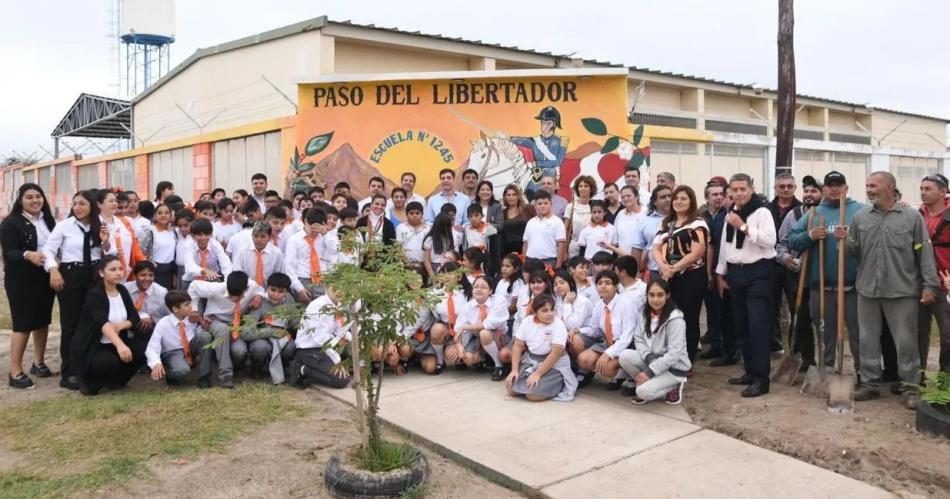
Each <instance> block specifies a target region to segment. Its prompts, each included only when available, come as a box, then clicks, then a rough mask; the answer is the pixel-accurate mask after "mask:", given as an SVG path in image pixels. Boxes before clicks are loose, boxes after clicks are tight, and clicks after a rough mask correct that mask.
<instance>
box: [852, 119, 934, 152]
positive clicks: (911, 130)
mask: <svg viewBox="0 0 950 499" xmlns="http://www.w3.org/2000/svg"><path fill="white" fill-rule="evenodd" d="M904 120H907V122H906V123H904V124H903V125H901V126H900V127H899V128H897V129H896V130H894V131H893V132H892V133H890V134H889V135H887V137H885V138H884V140H882V141H881V143H880V146H881V147H901V148H907V149H937V150H941V149H942V148H941V147H940V146H939V145H938V142H936V141H934V140H933V139H931V138H929V137H928V136H927V135H926V134H928V133H929V134H930V135H932V136H934V137H935V138H936V139H937V140H938V141H941V143H943V144H946V142H947V127H946V123H941V122H939V121H935V120H928V119H924V118H917V117H914V116H906V115H900V114H894V113H889V112H886V111H877V110H875V111H874V112H873V114H872V115H871V132H872V133H873V134H874V137H875V138H874V144H873V145H875V146H877V145H878V143H877V142H878V140H880V138H881V137H883V136H884V135H886V134H887V133H888V132H890V131H891V130H893V129H894V127H897V126H898V125H900V123H901V122H902V121H904ZM941 152H942V150H941Z"/></svg>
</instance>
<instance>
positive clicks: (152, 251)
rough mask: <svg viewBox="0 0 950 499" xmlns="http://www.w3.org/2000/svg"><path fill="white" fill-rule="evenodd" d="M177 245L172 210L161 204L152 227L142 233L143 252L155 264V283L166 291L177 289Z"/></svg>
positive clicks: (156, 211)
mask: <svg viewBox="0 0 950 499" xmlns="http://www.w3.org/2000/svg"><path fill="white" fill-rule="evenodd" d="M177 245H178V234H177V233H176V232H175V227H174V226H173V225H172V210H171V208H169V207H168V205H165V204H160V205H158V207H157V208H155V218H154V222H153V223H152V226H151V227H149V229H148V230H147V231H145V232H143V233H142V251H144V252H145V257H146V258H148V259H149V261H150V262H152V263H154V264H155V282H157V283H158V284H161V285H162V287H164V288H165V289H175V286H174V284H175V274H176V271H177V270H178V267H177V264H176V263H175V253H176V251H175V250H176V247H177Z"/></svg>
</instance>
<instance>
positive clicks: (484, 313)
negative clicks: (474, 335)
mask: <svg viewBox="0 0 950 499" xmlns="http://www.w3.org/2000/svg"><path fill="white" fill-rule="evenodd" d="M487 318H488V305H485V304H484V303H482V304H481V305H479V306H478V321H479V322H485V319H487Z"/></svg>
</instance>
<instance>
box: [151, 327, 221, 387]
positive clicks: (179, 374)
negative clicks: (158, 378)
mask: <svg viewBox="0 0 950 499" xmlns="http://www.w3.org/2000/svg"><path fill="white" fill-rule="evenodd" d="M209 343H211V333H209V332H207V331H198V332H197V333H196V334H195V336H194V337H193V338H192V339H191V343H189V344H188V348H189V351H190V352H191V359H192V360H193V361H194V362H195V368H196V369H197V370H198V377H199V378H207V377H208V376H210V375H211V350H210V349H208V348H205V346H206V345H208V344H209ZM162 364H163V365H164V366H165V376H166V377H167V378H168V379H170V380H172V381H182V380H184V379H185V378H187V377H188V375H189V374H191V366H189V365H188V362H187V361H186V360H185V351H184V350H181V349H180V350H171V351H169V352H163V353H162Z"/></svg>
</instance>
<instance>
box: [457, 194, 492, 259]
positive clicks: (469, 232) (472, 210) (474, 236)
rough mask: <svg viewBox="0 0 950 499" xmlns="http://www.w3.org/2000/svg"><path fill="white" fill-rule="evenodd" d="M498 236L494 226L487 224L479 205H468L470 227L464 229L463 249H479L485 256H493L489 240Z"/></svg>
mask: <svg viewBox="0 0 950 499" xmlns="http://www.w3.org/2000/svg"><path fill="white" fill-rule="evenodd" d="M495 234H498V230H497V229H495V227H494V226H492V225H489V224H488V223H487V222H485V219H484V215H483V214H482V208H481V206H480V205H478V204H470V205H468V225H466V226H465V228H464V229H463V238H462V249H463V250H464V249H468V248H478V249H480V250H482V252H483V253H484V254H485V255H490V254H492V253H491V251H492V248H490V247H489V245H488V242H489V238H490V237H492V236H494V235H495Z"/></svg>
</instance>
